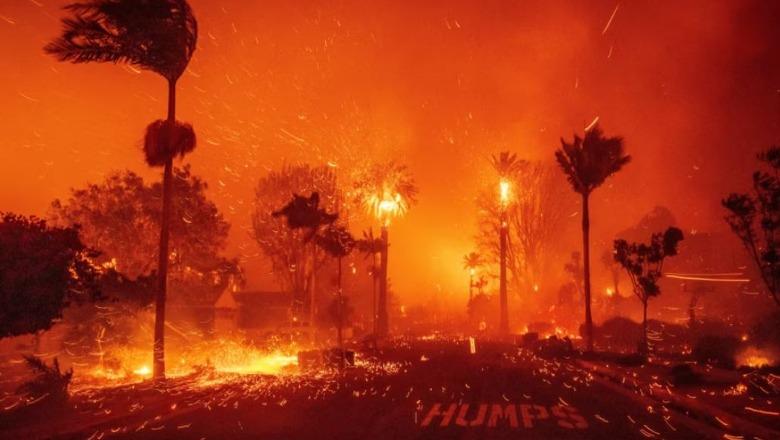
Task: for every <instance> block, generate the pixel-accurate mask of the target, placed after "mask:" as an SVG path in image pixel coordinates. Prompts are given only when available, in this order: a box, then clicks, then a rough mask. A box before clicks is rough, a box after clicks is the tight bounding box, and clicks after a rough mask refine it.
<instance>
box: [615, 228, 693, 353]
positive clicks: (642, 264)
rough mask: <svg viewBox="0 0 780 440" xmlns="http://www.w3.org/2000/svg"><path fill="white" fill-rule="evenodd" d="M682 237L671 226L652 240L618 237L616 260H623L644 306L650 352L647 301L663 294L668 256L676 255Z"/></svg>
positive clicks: (645, 340)
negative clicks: (635, 241) (634, 241)
mask: <svg viewBox="0 0 780 440" xmlns="http://www.w3.org/2000/svg"><path fill="white" fill-rule="evenodd" d="M682 239H683V233H682V231H681V230H680V229H678V228H675V227H669V228H668V229H667V230H666V231H665V232H663V233H660V232H658V233H654V234H653V235H652V236H651V237H650V243H647V244H646V243H629V242H627V241H626V240H622V239H619V240H615V246H614V247H615V261H617V262H618V263H620V265H621V266H623V268H624V269H625V271H626V273H627V274H628V277H629V279H630V280H631V285H632V286H633V288H634V294H635V295H636V296H637V298H639V300H640V301H641V302H642V306H643V308H644V318H643V327H644V329H645V333H644V340H643V343H642V347H641V348H642V349H643V350H645V352H646V351H647V302H648V300H649V299H650V298H652V297H655V296H658V295H660V294H661V289H660V287H659V286H658V281H659V280H660V279H661V277H662V276H663V266H664V260H665V259H666V257H673V256H675V255H677V246H678V244H679V243H680V241H682Z"/></svg>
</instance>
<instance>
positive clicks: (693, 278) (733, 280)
mask: <svg viewBox="0 0 780 440" xmlns="http://www.w3.org/2000/svg"><path fill="white" fill-rule="evenodd" d="M664 276H665V277H667V278H674V279H676V280H690V281H710V282H713V283H749V282H750V278H711V277H696V276H687V275H676V274H664Z"/></svg>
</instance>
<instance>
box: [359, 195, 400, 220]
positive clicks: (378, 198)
mask: <svg viewBox="0 0 780 440" xmlns="http://www.w3.org/2000/svg"><path fill="white" fill-rule="evenodd" d="M365 204H366V208H367V209H368V210H370V211H371V212H373V214H374V217H376V218H377V219H379V220H381V221H382V223H383V224H384V225H385V226H388V225H389V224H390V220H391V219H393V218H395V217H400V216H402V215H404V213H406V209H407V205H406V202H405V201H404V199H403V197H402V196H401V194H399V193H392V192H390V191H387V190H385V191H383V193H382V194H373V195H371V196H369V197H368V198H367V199H366V201H365Z"/></svg>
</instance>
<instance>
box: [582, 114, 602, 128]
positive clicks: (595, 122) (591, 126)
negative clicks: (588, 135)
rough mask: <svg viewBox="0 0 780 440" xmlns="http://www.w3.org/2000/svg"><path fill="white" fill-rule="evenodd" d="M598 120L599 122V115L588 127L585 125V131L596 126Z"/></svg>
mask: <svg viewBox="0 0 780 440" xmlns="http://www.w3.org/2000/svg"><path fill="white" fill-rule="evenodd" d="M598 122H599V117H598V116H596V117H595V118H593V121H592V122H591V123H590V124H588V126H587V127H585V131H589V130H590V129H591V128H593V127H595V126H596V124H598Z"/></svg>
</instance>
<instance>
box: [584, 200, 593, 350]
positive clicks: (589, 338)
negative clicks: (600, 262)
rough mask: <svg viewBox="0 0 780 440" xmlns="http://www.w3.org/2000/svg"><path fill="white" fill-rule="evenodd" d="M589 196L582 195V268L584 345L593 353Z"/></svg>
mask: <svg viewBox="0 0 780 440" xmlns="http://www.w3.org/2000/svg"><path fill="white" fill-rule="evenodd" d="M588 196H589V194H583V195H582V268H583V278H584V284H585V286H584V287H585V343H586V347H587V351H593V317H592V315H591V312H590V212H589V206H588Z"/></svg>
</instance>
